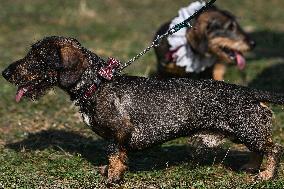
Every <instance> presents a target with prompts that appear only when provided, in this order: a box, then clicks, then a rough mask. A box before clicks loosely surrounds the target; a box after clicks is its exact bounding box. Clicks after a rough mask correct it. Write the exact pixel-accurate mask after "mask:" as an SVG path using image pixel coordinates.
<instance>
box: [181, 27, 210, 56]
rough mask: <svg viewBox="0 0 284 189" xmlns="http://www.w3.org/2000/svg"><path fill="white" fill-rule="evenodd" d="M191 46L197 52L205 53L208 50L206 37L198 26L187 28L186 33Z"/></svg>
mask: <svg viewBox="0 0 284 189" xmlns="http://www.w3.org/2000/svg"><path fill="white" fill-rule="evenodd" d="M186 37H187V41H188V43H189V44H190V46H191V48H192V49H193V50H194V51H196V52H198V53H199V54H205V53H206V52H207V50H208V39H207V35H206V32H205V31H204V29H201V28H199V27H196V28H192V29H189V30H188V31H187V34H186Z"/></svg>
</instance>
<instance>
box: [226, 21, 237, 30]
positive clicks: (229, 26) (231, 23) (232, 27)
mask: <svg viewBox="0 0 284 189" xmlns="http://www.w3.org/2000/svg"><path fill="white" fill-rule="evenodd" d="M235 28H236V23H234V22H230V23H228V24H227V25H226V29H227V30H229V31H233V30H235Z"/></svg>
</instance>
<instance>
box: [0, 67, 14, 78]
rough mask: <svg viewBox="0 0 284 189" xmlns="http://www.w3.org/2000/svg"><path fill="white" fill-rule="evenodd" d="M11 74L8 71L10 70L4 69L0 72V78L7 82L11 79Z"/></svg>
mask: <svg viewBox="0 0 284 189" xmlns="http://www.w3.org/2000/svg"><path fill="white" fill-rule="evenodd" d="M11 75H12V73H11V71H10V69H6V70H4V71H3V72H2V76H3V77H4V78H5V79H6V80H9V78H10V77H11Z"/></svg>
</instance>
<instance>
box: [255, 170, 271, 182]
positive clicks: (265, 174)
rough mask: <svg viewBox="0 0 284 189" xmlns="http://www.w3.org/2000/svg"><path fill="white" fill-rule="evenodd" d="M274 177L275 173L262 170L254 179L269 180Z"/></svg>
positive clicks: (257, 180)
mask: <svg viewBox="0 0 284 189" xmlns="http://www.w3.org/2000/svg"><path fill="white" fill-rule="evenodd" d="M273 178H274V175H273V173H272V172H270V171H268V170H266V171H262V172H260V173H258V174H257V175H256V176H255V177H254V181H256V182H259V181H268V180H271V179H273Z"/></svg>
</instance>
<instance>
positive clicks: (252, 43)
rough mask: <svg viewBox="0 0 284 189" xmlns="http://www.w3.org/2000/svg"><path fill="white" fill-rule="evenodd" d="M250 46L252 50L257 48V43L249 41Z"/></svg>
mask: <svg viewBox="0 0 284 189" xmlns="http://www.w3.org/2000/svg"><path fill="white" fill-rule="evenodd" d="M249 45H250V46H251V48H252V49H253V48H255V47H256V42H255V41H254V40H249Z"/></svg>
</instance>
